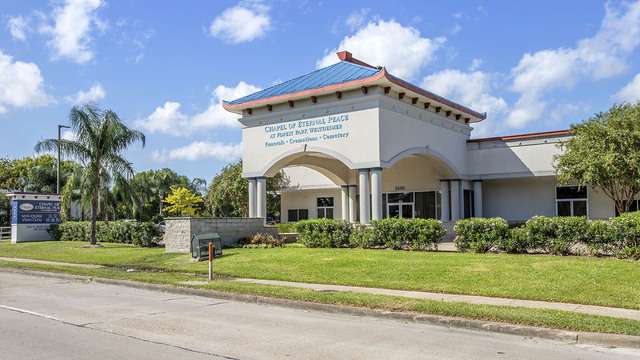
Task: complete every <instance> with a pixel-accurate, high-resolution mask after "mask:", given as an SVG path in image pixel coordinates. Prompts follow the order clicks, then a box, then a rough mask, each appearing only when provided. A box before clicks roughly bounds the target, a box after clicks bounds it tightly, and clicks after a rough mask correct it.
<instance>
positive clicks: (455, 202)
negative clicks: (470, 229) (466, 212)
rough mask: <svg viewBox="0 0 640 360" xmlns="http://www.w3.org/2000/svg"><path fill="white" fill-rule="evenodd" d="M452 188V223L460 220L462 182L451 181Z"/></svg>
mask: <svg viewBox="0 0 640 360" xmlns="http://www.w3.org/2000/svg"><path fill="white" fill-rule="evenodd" d="M449 186H450V187H451V204H450V206H451V221H458V220H460V201H461V200H462V196H460V180H451V182H450V183H449Z"/></svg>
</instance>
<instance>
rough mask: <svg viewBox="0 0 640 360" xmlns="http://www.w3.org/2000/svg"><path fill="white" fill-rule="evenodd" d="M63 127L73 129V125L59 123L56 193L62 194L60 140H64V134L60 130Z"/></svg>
mask: <svg viewBox="0 0 640 360" xmlns="http://www.w3.org/2000/svg"><path fill="white" fill-rule="evenodd" d="M62 128H65V129H71V126H67V125H58V146H56V147H57V148H58V164H57V166H56V194H58V195H60V140H62V138H61V137H62V136H61V135H62V134H61V133H60V130H62Z"/></svg>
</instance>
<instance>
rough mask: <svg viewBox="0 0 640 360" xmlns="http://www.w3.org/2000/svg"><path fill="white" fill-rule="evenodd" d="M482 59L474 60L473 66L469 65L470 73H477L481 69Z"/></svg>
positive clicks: (472, 61)
mask: <svg viewBox="0 0 640 360" xmlns="http://www.w3.org/2000/svg"><path fill="white" fill-rule="evenodd" d="M482 63H483V61H482V59H479V58H475V59H473V60H471V65H469V70H470V71H476V70H478V69H479V68H480V66H482Z"/></svg>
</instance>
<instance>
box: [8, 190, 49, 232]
mask: <svg viewBox="0 0 640 360" xmlns="http://www.w3.org/2000/svg"><path fill="white" fill-rule="evenodd" d="M7 195H8V196H9V198H10V199H11V242H12V243H14V244H15V243H20V242H29V241H47V240H53V236H51V234H50V233H49V229H50V228H51V225H54V224H59V223H60V195H55V194H38V193H12V194H7Z"/></svg>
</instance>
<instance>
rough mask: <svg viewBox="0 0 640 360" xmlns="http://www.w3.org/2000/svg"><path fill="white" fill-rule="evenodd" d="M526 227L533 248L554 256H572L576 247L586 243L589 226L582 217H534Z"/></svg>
mask: <svg viewBox="0 0 640 360" xmlns="http://www.w3.org/2000/svg"><path fill="white" fill-rule="evenodd" d="M525 227H526V229H527V231H528V233H529V241H530V242H531V247H532V248H535V249H542V250H544V251H545V252H547V253H549V254H552V255H570V254H571V252H572V249H573V247H574V245H576V244H577V243H579V242H584V241H586V239H587V232H588V229H589V224H588V222H587V219H586V218H585V217H582V216H567V217H545V216H534V217H533V218H531V219H529V220H528V221H527V223H526V225H525Z"/></svg>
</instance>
